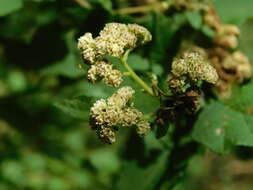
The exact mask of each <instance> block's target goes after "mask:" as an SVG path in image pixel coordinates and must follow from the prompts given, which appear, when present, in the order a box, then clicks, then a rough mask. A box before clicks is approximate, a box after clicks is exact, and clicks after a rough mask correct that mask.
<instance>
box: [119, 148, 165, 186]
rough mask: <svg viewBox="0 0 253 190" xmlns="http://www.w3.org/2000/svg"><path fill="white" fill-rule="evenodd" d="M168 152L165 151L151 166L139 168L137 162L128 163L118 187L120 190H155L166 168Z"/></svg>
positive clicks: (125, 165) (124, 165)
mask: <svg viewBox="0 0 253 190" xmlns="http://www.w3.org/2000/svg"><path fill="white" fill-rule="evenodd" d="M167 156H168V152H167V151H164V152H163V153H162V154H161V155H160V156H159V158H158V159H157V160H156V161H154V162H153V163H152V164H151V165H149V166H147V167H144V166H142V167H141V166H139V165H138V164H137V163H136V162H135V161H126V162H125V163H124V164H123V168H122V170H121V176H120V179H119V181H118V183H117V185H116V187H117V188H116V189H118V190H129V189H138V190H153V189H155V186H156V184H157V182H158V181H159V179H160V177H161V175H162V174H163V172H164V168H165V167H166V163H167V162H166V160H167Z"/></svg>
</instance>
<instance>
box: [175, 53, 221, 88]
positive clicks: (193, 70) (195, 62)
mask: <svg viewBox="0 0 253 190" xmlns="http://www.w3.org/2000/svg"><path fill="white" fill-rule="evenodd" d="M171 72H172V74H173V75H174V76H175V77H177V78H178V77H181V76H188V77H189V78H190V79H191V80H192V81H194V82H196V81H199V80H202V81H206V82H208V83H211V84H215V83H216V82H217V81H218V74H217V72H216V69H215V68H214V67H213V66H212V65H211V64H209V63H208V62H207V61H206V60H205V59H204V57H203V56H202V55H201V54H199V53H197V52H185V53H183V55H182V57H181V58H177V59H175V60H174V61H173V63H172V70H171Z"/></svg>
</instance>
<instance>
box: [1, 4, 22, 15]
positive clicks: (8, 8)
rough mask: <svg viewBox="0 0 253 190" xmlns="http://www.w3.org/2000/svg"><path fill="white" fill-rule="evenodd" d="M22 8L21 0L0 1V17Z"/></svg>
mask: <svg viewBox="0 0 253 190" xmlns="http://www.w3.org/2000/svg"><path fill="white" fill-rule="evenodd" d="M22 6H23V1H22V0H1V1H0V16H5V15H7V14H9V13H11V12H13V11H16V10H18V9H20V8H21V7H22Z"/></svg>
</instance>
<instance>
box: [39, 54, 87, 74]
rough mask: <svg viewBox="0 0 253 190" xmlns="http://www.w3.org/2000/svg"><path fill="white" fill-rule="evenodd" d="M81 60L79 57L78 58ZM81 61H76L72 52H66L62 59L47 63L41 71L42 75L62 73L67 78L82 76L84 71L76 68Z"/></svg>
mask: <svg viewBox="0 0 253 190" xmlns="http://www.w3.org/2000/svg"><path fill="white" fill-rule="evenodd" d="M80 60H81V59H80ZM78 64H81V61H80V62H79V61H77V60H76V57H75V55H74V54H68V55H67V56H66V57H65V58H64V59H63V60H62V61H60V62H57V63H55V64H53V65H49V66H48V67H46V68H44V69H43V70H42V71H41V74H43V75H56V76H57V75H62V76H66V77H69V78H77V77H80V76H84V74H85V72H84V70H82V69H79V68H78V66H77V65H78Z"/></svg>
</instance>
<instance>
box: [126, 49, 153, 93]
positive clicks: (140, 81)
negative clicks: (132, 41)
mask: <svg viewBox="0 0 253 190" xmlns="http://www.w3.org/2000/svg"><path fill="white" fill-rule="evenodd" d="M130 51H131V50H128V51H126V53H125V54H124V56H123V58H122V59H121V62H122V63H123V65H124V67H125V69H126V70H127V71H128V73H129V76H130V77H131V78H132V79H133V80H134V81H135V82H136V83H137V84H139V85H140V86H141V87H142V88H143V89H144V90H145V91H146V92H147V93H148V94H149V95H151V96H155V94H154V92H153V90H152V88H150V87H149V86H148V85H147V84H146V83H145V82H144V81H143V80H142V79H141V78H140V77H139V76H138V75H137V74H136V73H135V72H134V70H133V69H132V68H131V67H130V66H129V65H128V64H127V58H128V54H129V52H130Z"/></svg>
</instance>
